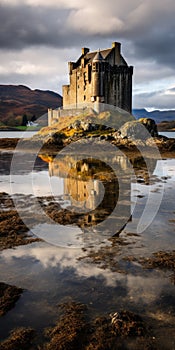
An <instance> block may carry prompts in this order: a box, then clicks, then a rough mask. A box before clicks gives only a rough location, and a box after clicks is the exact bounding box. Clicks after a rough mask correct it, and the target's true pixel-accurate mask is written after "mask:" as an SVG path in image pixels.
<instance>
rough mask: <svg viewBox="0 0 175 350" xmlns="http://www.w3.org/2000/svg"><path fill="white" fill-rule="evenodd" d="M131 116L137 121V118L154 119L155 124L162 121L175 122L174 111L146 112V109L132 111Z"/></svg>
mask: <svg viewBox="0 0 175 350" xmlns="http://www.w3.org/2000/svg"><path fill="white" fill-rule="evenodd" d="M132 114H133V115H134V116H135V118H136V119H139V118H151V119H154V120H155V122H156V123H157V124H158V123H161V122H164V121H166V122H171V121H174V120H175V110H169V111H159V110H154V111H151V112H148V111H147V110H146V109H133V111H132Z"/></svg>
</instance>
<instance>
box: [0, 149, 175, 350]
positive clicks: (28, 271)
mask: <svg viewBox="0 0 175 350" xmlns="http://www.w3.org/2000/svg"><path fill="white" fill-rule="evenodd" d="M109 158H110V157H108V164H107V165H106V163H105V161H106V160H105V159H103V160H101V161H100V160H98V159H96V157H95V156H94V157H85V158H83V159H79V158H75V156H73V155H71V154H70V153H69V154H67V155H65V154H64V155H63V154H62V155H61V156H56V155H55V154H54V155H53V154H50V153H49V154H47V153H46V154H44V153H42V155H38V156H36V155H34V157H33V155H32V154H30V153H27V154H26V152H19V153H16V154H14V153H13V152H12V151H11V152H8V151H2V152H1V153H0V165H1V167H0V181H1V194H0V199H1V202H0V203H1V204H0V225H1V234H0V249H1V256H0V265H1V269H0V276H1V277H0V281H1V284H0V287H1V295H0V300H1V307H2V310H3V311H2V312H1V317H0V336H1V344H0V349H1V350H5V349H6V350H7V349H8V350H10V349H13V350H15V349H21V350H23V349H30V350H32V349H38V350H41V349H42V350H43V349H51V350H53V349H58V350H59V349H66V350H67V349H76V350H77V349H86V350H90V349H95V350H96V349H99V350H106V349H134V350H135V349H157V350H158V349H159V350H160V349H162V350H166V349H167V350H170V349H171V350H172V349H174V348H175V306H174V305H175V288H174V268H175V266H174V247H175V235H174V228H175V226H174V225H175V202H174V195H175V158H174V157H173V155H172V153H171V154H170V155H168V154H166V155H165V154H164V156H163V159H162V158H161V157H160V159H154V158H153V157H151V156H149V157H148V158H143V157H141V156H140V155H136V156H135V155H133V153H132V152H131V155H129V153H128V154H127V155H126V154H122V155H121V154H119V155H115V156H114V155H112V157H111V159H109ZM14 165H16V166H14Z"/></svg>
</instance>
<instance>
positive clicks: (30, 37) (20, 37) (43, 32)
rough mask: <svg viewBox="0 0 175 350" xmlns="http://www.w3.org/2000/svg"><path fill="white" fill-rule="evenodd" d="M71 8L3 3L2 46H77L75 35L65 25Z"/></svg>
mask: <svg viewBox="0 0 175 350" xmlns="http://www.w3.org/2000/svg"><path fill="white" fill-rule="evenodd" d="M69 11H70V10H66V9H54V8H49V7H43V8H42V7H31V6H25V5H23V6H5V5H4V6H3V5H1V6H0V23H1V24H0V48H1V49H8V48H9V49H15V50H16V49H23V48H25V47H28V46H33V45H34V46H35V45H36V46H38V45H45V46H55V47H64V46H67V45H73V42H74V41H75V34H74V32H73V31H71V32H70V31H69V30H68V29H67V28H66V27H65V21H66V18H67V16H68V15H69Z"/></svg>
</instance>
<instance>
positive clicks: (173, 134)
mask: <svg viewBox="0 0 175 350" xmlns="http://www.w3.org/2000/svg"><path fill="white" fill-rule="evenodd" d="M159 134H160V135H163V136H166V137H168V138H169V139H174V138H175V132H174V131H160V132H159Z"/></svg>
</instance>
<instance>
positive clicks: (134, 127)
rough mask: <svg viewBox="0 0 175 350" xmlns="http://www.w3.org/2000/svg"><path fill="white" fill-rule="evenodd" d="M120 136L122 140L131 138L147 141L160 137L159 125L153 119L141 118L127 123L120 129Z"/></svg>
mask: <svg viewBox="0 0 175 350" xmlns="http://www.w3.org/2000/svg"><path fill="white" fill-rule="evenodd" d="M119 135H120V136H121V137H122V138H131V139H134V140H135V139H137V140H146V139H148V138H149V137H150V136H153V137H156V136H158V132H157V125H156V123H155V121H154V120H153V119H150V118H140V119H139V120H133V121H129V122H126V123H125V124H124V125H122V127H121V128H120V129H119Z"/></svg>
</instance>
